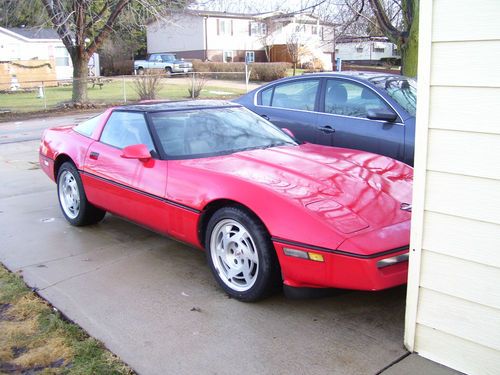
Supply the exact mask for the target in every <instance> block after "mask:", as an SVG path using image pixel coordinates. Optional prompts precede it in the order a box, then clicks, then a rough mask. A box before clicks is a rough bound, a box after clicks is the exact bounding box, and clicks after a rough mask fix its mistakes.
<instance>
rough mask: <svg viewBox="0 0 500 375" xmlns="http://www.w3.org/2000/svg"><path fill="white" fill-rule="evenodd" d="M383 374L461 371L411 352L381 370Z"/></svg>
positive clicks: (427, 374) (436, 374)
mask: <svg viewBox="0 0 500 375" xmlns="http://www.w3.org/2000/svg"><path fill="white" fill-rule="evenodd" d="M379 374H381V375H423V374H425V375H459V374H462V373H461V372H458V371H455V370H452V369H451V368H449V367H446V366H443V365H440V364H439V363H436V362H433V361H430V360H428V359H426V358H423V357H421V356H419V355H418V354H410V355H409V356H407V357H405V358H403V360H401V361H399V362H397V363H395V364H394V365H392V366H391V367H389V368H388V369H386V370H384V371H382V372H380V373H379Z"/></svg>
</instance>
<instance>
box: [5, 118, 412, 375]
mask: <svg viewBox="0 0 500 375" xmlns="http://www.w3.org/2000/svg"><path fill="white" fill-rule="evenodd" d="M86 116H87V115H84V116H83V117H86ZM78 118H79V119H81V118H82V115H78ZM72 120H73V119H72V118H69V117H65V118H61V117H58V118H55V119H49V118H47V119H45V120H30V121H26V122H21V123H3V124H0V132H1V133H0V134H1V137H2V138H0V140H1V143H3V144H0V181H2V183H1V184H0V261H1V262H2V263H3V264H5V265H6V266H7V267H8V268H9V269H11V270H13V271H19V272H21V273H22V274H23V275H24V278H25V280H26V282H27V283H28V284H29V285H30V286H32V287H36V288H37V289H38V290H39V293H40V294H41V295H42V296H43V297H44V298H46V299H47V300H48V301H50V302H51V303H52V304H53V305H54V306H56V307H57V308H58V309H60V310H61V311H62V312H63V313H64V314H66V315H67V316H68V317H69V318H70V319H72V320H74V321H75V322H76V323H78V324H79V325H81V326H82V327H83V328H84V329H85V330H87V331H88V332H89V333H90V334H91V335H92V336H94V337H96V338H98V339H100V340H102V341H103V342H104V343H105V344H106V346H107V347H108V348H109V349H110V350H112V351H113V352H114V353H116V354H117V355H119V356H120V357H121V358H123V360H125V361H126V362H127V363H129V364H130V365H131V366H132V367H133V368H134V369H135V370H137V371H138V372H139V373H141V374H193V373H197V374H219V375H220V374H234V373H240V374H306V373H307V374H375V373H376V372H377V371H379V370H380V369H382V368H384V367H385V366H386V365H388V364H389V363H391V362H392V361H394V360H396V359H398V358H399V357H400V356H402V355H404V354H405V350H404V348H403V343H402V341H403V318H404V300H405V289H404V288H396V289H392V290H389V291H385V292H379V293H362V292H351V293H347V294H342V295H337V296H332V297H328V298H323V299H317V300H288V299H286V298H284V297H283V296H282V295H276V296H274V297H272V298H269V299H267V300H265V301H263V302H260V303H254V304H249V303H241V302H237V301H235V300H232V299H229V298H227V297H226V296H225V295H224V294H223V293H222V292H221V290H220V289H219V288H218V287H217V285H216V283H215V281H214V280H213V278H212V276H211V275H210V272H209V269H208V267H207V266H206V263H205V257H204V254H203V253H202V252H200V251H198V250H196V249H192V248H190V247H188V246H186V245H183V244H181V243H178V242H176V241H173V240H170V239H167V238H165V237H161V236H159V235H157V234H154V233H152V232H149V231H147V230H145V229H142V228H140V227H138V226H135V225H133V224H130V223H128V222H126V221H124V220H121V219H119V218H117V217H114V216H111V215H108V216H106V218H105V219H104V221H103V222H102V223H100V224H98V225H95V226H91V227H86V228H76V227H71V226H70V225H68V224H67V223H66V221H65V220H64V219H63V217H62V215H61V213H60V210H59V206H58V202H57V199H56V188H55V184H54V183H52V182H51V181H50V180H49V179H48V178H47V177H46V176H44V175H43V174H42V172H41V171H40V170H39V168H38V164H37V148H38V143H39V142H38V140H32V141H31V140H28V139H32V138H37V137H38V136H39V134H40V133H41V131H42V129H43V128H44V127H45V126H47V125H48V124H52V123H54V124H64V123H69V122H72Z"/></svg>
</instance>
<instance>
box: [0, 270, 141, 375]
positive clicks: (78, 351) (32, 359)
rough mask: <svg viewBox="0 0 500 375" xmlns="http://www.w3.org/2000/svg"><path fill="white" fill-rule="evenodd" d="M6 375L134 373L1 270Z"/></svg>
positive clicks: (0, 341) (0, 340)
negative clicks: (17, 374) (26, 373)
mask: <svg viewBox="0 0 500 375" xmlns="http://www.w3.org/2000/svg"><path fill="white" fill-rule="evenodd" d="M0 306H1V311H0V374H2V373H4V372H15V373H24V372H30V373H31V372H36V373H41V374H61V373H76V374H133V371H132V370H131V369H130V368H129V367H128V366H127V365H125V364H124V363H123V362H121V361H120V360H119V358H117V357H116V356H115V355H113V354H112V353H111V352H109V351H108V350H106V349H105V348H104V346H103V345H102V344H101V343H100V342H99V341H97V340H95V339H93V338H91V337H89V336H88V335H87V334H86V333H85V332H84V331H83V330H82V329H81V328H79V327H78V326H76V325H75V324H72V323H68V322H66V321H64V320H63V319H62V318H61V317H60V315H59V313H57V312H56V311H53V310H52V308H51V307H50V305H49V304H48V303H47V302H45V301H44V300H43V299H41V298H40V297H38V296H37V295H35V294H34V293H33V292H31V291H30V290H29V289H28V288H27V287H26V285H25V284H24V283H23V281H22V279H21V278H20V277H19V276H17V275H15V274H12V273H10V272H8V271H7V270H6V269H4V268H3V267H2V266H1V265H0Z"/></svg>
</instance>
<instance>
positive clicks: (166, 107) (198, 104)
mask: <svg viewBox="0 0 500 375" xmlns="http://www.w3.org/2000/svg"><path fill="white" fill-rule="evenodd" d="M226 107H241V105H240V104H238V103H233V102H230V101H227V100H177V101H155V100H150V101H143V102H140V103H137V104H131V105H123V106H119V107H115V108H114V109H113V110H115V111H116V110H119V111H137V112H164V111H182V110H189V109H210V108H226Z"/></svg>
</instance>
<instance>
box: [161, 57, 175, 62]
mask: <svg viewBox="0 0 500 375" xmlns="http://www.w3.org/2000/svg"><path fill="white" fill-rule="evenodd" d="M161 59H162V60H163V62H173V61H175V55H161Z"/></svg>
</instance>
